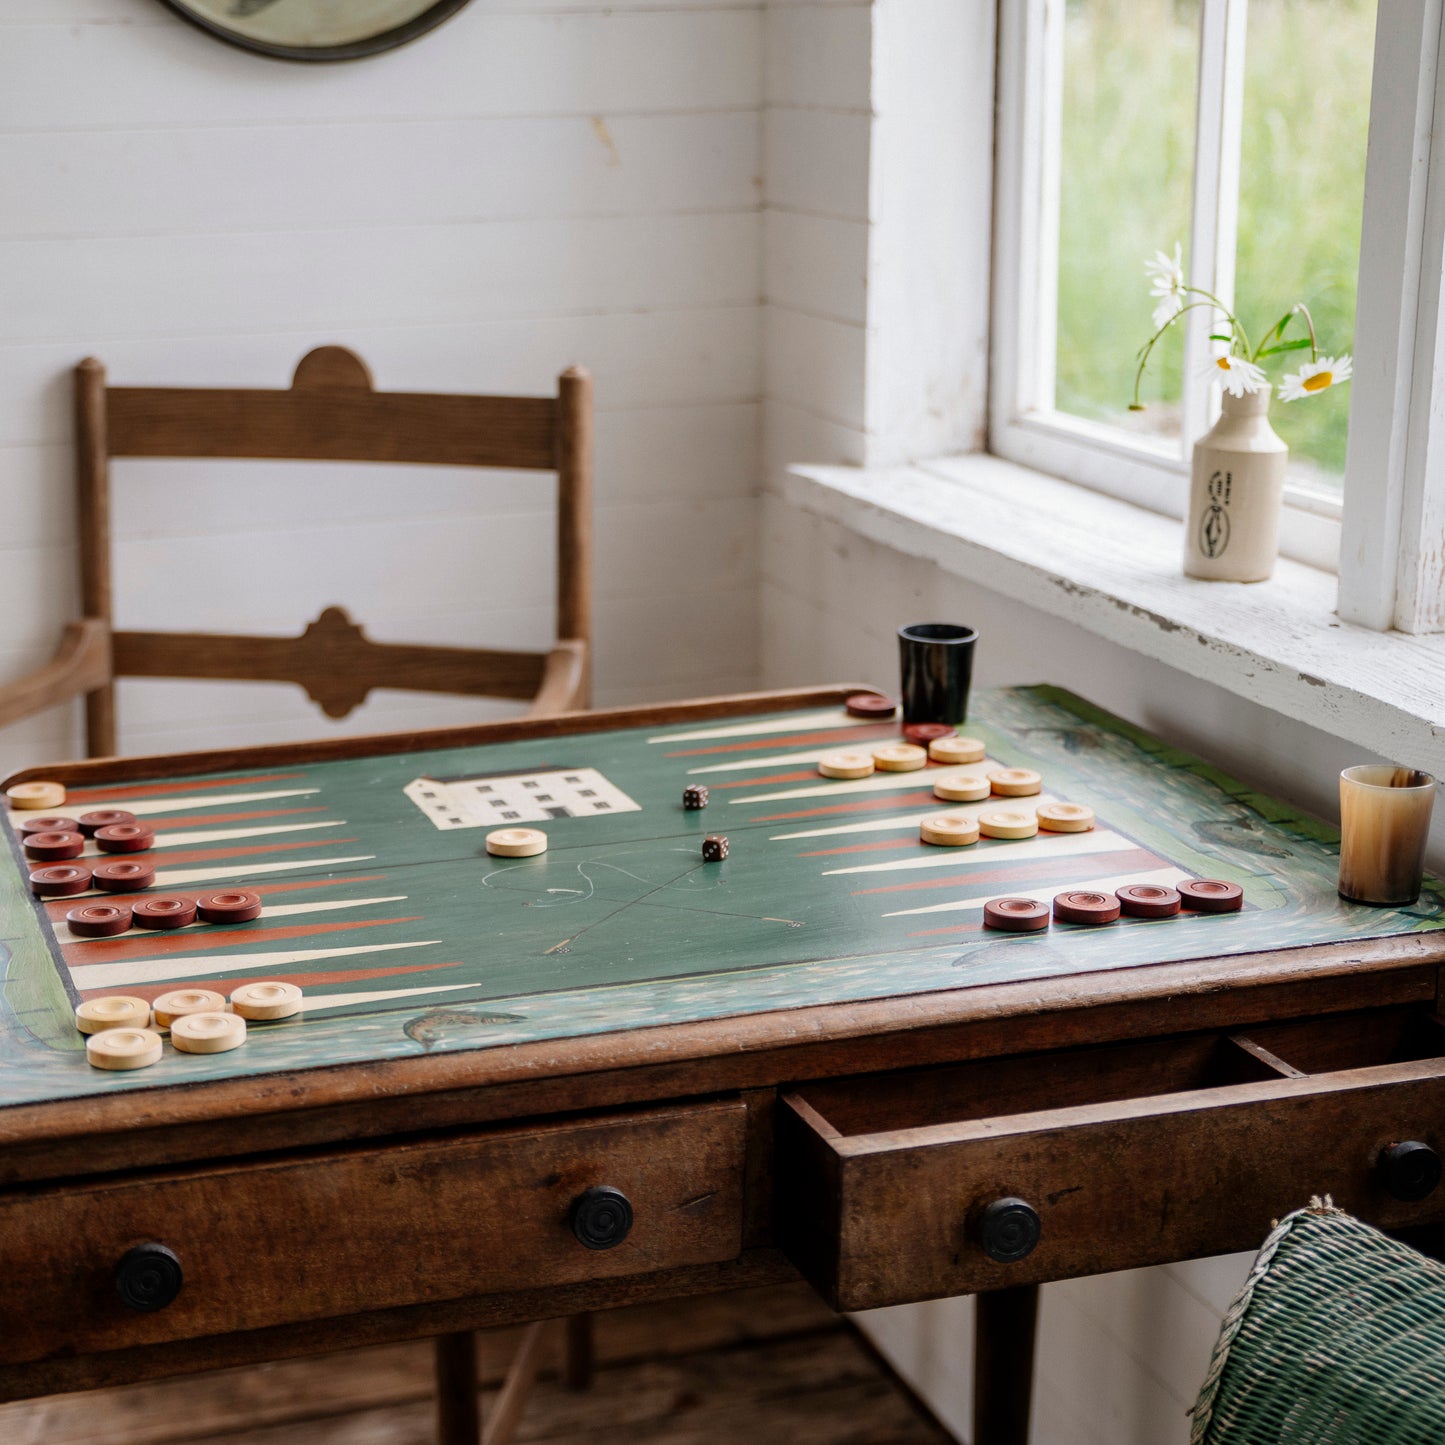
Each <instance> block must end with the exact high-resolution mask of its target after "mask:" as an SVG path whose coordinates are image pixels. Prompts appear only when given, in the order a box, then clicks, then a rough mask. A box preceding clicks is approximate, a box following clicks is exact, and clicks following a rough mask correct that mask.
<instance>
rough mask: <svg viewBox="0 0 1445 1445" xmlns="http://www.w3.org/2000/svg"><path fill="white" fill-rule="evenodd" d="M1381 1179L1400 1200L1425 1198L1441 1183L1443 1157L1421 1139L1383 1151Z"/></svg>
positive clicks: (1387, 1188) (1381, 1156)
mask: <svg viewBox="0 0 1445 1445" xmlns="http://www.w3.org/2000/svg"><path fill="white" fill-rule="evenodd" d="M1379 1168H1380V1179H1381V1181H1382V1182H1383V1184H1384V1186H1385V1190H1386V1192H1387V1193H1389V1194H1391V1195H1393V1196H1394V1197H1395V1198H1396V1199H1404V1200H1414V1199H1424V1198H1425V1196H1426V1195H1427V1194H1433V1193H1434V1191H1435V1187H1436V1186H1437V1185H1438V1184H1439V1183H1440V1156H1439V1155H1438V1154H1437V1153H1436V1152H1435V1151H1434V1150H1433V1149H1432V1148H1431V1147H1430V1146H1429V1145H1428V1144H1422V1143H1420V1141H1419V1140H1418V1139H1406V1140H1405V1141H1404V1142H1403V1143H1401V1144H1391V1145H1390V1147H1389V1148H1388V1149H1382V1150H1381V1151H1380V1164H1379Z"/></svg>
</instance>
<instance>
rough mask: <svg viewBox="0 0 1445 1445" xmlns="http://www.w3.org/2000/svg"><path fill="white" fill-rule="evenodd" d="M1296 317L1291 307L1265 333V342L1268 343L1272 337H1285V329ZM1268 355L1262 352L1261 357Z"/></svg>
mask: <svg viewBox="0 0 1445 1445" xmlns="http://www.w3.org/2000/svg"><path fill="white" fill-rule="evenodd" d="M1294 315H1295V313H1294V308H1293V307H1291V308H1290V309H1289V310H1288V311H1286V312H1285V313H1284V315H1283V316H1281V317H1280V318H1279V320H1278V321H1276V322H1275V323H1274V325H1273V326H1271V327H1270V329H1269V330H1268V331H1266V332H1265V333H1264V338H1263V339H1264V340H1265V341H1268V340H1269V339H1270V337H1272V336H1283V335H1284V329H1285V327H1286V326H1288V325H1289V324H1290V322H1291V321H1293V320H1294ZM1268 354H1269V353H1268V352H1263V351H1262V352H1260V355H1261V356H1267V355H1268Z"/></svg>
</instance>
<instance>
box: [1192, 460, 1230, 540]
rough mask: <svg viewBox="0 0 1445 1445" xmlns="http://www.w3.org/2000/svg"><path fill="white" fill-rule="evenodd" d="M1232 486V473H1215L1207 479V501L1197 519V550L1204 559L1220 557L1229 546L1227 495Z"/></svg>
mask: <svg viewBox="0 0 1445 1445" xmlns="http://www.w3.org/2000/svg"><path fill="white" fill-rule="evenodd" d="M1233 486H1234V473H1233V472H1215V473H1214V475H1213V476H1212V477H1210V479H1209V486H1208V488H1207V490H1208V494H1209V501H1208V503H1207V504H1206V506H1205V508H1204V515H1203V516H1202V517H1201V518H1200V519H1199V550H1200V551H1201V552H1203V553H1204V555H1205V556H1206V557H1222V556H1224V553H1225V551H1226V549H1227V548H1228V546H1229V493H1230V491H1231V490H1232V488H1233Z"/></svg>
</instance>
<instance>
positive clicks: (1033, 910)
mask: <svg viewBox="0 0 1445 1445" xmlns="http://www.w3.org/2000/svg"><path fill="white" fill-rule="evenodd" d="M983 926H984V927H985V928H1001V929H1003V930H1004V932H1006V933H1037V932H1038V931H1039V930H1040V929H1043V928H1047V927H1048V926H1049V910H1048V909H1047V908H1045V907H1044V905H1043V904H1042V903H1040V902H1039V901H1038V899H1037V898H990V899H989V901H988V902H987V903H985V904H984V905H983Z"/></svg>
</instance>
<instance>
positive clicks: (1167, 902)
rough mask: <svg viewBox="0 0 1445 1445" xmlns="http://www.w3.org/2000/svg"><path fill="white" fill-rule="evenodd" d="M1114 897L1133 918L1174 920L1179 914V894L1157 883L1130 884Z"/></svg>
mask: <svg viewBox="0 0 1445 1445" xmlns="http://www.w3.org/2000/svg"><path fill="white" fill-rule="evenodd" d="M1114 897H1115V898H1117V899H1118V900H1119V906H1120V907H1121V908H1122V909H1123V910H1124V912H1125V913H1127V914H1129V916H1130V917H1131V918H1173V917H1174V915H1175V914H1176V913H1178V912H1179V894H1178V893H1177V892H1176V891H1175V890H1174V889H1173V888H1164V887H1162V886H1161V885H1159V884H1157V883H1129V884H1127V885H1126V886H1125V887H1123V888H1120V889H1119V890H1118V891H1117V892H1116V893H1115V894H1114Z"/></svg>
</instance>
